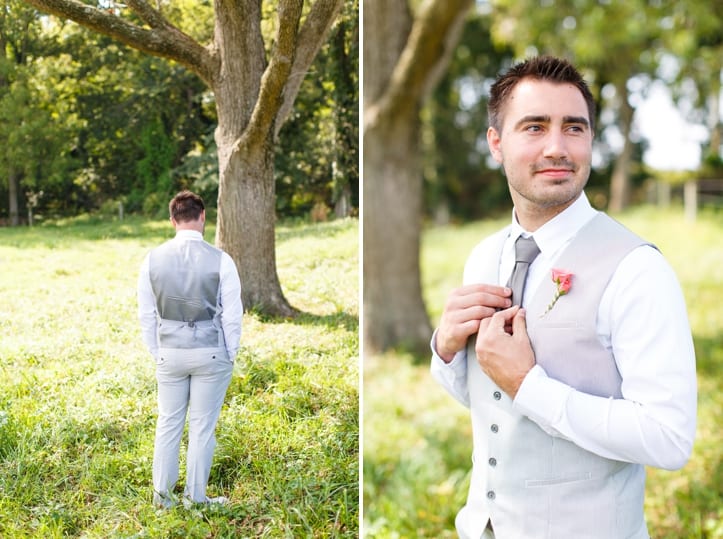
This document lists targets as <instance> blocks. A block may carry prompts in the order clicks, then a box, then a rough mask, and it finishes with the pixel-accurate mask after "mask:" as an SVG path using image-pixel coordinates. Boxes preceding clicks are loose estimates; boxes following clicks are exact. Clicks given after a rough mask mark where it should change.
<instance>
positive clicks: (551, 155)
mask: <svg viewBox="0 0 723 539" xmlns="http://www.w3.org/2000/svg"><path fill="white" fill-rule="evenodd" d="M544 152H545V155H544V156H545V157H546V158H548V159H562V158H566V157H567V156H568V155H567V142H566V141H565V135H564V133H562V132H561V131H558V130H551V131H549V132H548V134H547V137H546V138H545V148H544Z"/></svg>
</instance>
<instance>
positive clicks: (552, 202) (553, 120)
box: [487, 79, 593, 213]
mask: <svg viewBox="0 0 723 539" xmlns="http://www.w3.org/2000/svg"><path fill="white" fill-rule="evenodd" d="M501 131H502V132H501V133H498V132H497V130H495V129H494V128H492V127H490V128H489V130H488V131H487V141H488V142H489V146H490V150H491V152H492V156H493V157H494V159H495V160H496V161H497V162H499V163H501V164H502V167H503V168H504V171H505V175H506V176H507V181H508V183H509V186H510V193H511V195H512V200H513V202H514V203H515V206H516V207H517V208H518V209H521V210H523V211H524V210H525V209H528V210H530V211H537V212H539V211H545V210H553V211H555V213H558V212H559V211H562V210H563V209H565V208H566V207H567V206H569V205H570V204H572V202H574V201H575V200H576V199H577V198H578V196H579V195H580V193H581V192H582V190H583V188H584V187H585V184H586V183H587V179H588V177H589V176H590V162H591V159H592V139H593V133H592V130H591V129H590V120H589V117H588V110H587V104H586V103H585V99H584V98H583V96H582V94H581V93H580V90H578V89H577V88H576V87H575V86H573V85H572V84H566V83H562V84H558V83H552V82H547V81H540V80H535V79H524V80H522V81H520V82H519V83H518V84H517V86H515V88H514V89H513V90H512V93H511V94H510V96H509V98H508V100H507V102H506V103H505V106H504V108H503V110H502V127H501Z"/></svg>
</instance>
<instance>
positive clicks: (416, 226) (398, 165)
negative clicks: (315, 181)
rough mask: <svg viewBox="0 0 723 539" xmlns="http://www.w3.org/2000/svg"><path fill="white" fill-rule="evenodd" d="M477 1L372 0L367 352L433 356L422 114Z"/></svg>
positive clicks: (367, 96)
mask: <svg viewBox="0 0 723 539" xmlns="http://www.w3.org/2000/svg"><path fill="white" fill-rule="evenodd" d="M471 5H472V1H471V0H451V1H444V0H428V1H426V2H424V3H423V4H422V5H421V6H420V7H419V8H418V11H417V13H416V15H413V14H412V12H411V10H410V7H409V5H408V4H407V2H406V1H405V0H393V1H385V0H365V2H364V12H363V13H364V134H363V136H364V145H363V147H364V222H363V249H364V264H363V275H364V328H363V338H364V344H365V349H366V350H367V351H369V352H376V351H383V350H386V349H389V348H392V347H395V346H403V347H406V348H409V349H412V350H416V351H420V352H421V351H423V350H426V349H427V346H428V343H429V339H430V337H431V325H430V322H429V317H428V316H427V312H426V309H425V306H424V301H423V299H422V287H421V277H420V268H419V250H420V234H421V225H422V174H421V170H420V155H419V138H418V137H419V131H420V119H419V114H420V110H421V107H422V104H423V102H424V99H425V98H426V97H427V95H428V94H429V92H430V91H431V90H432V89H433V88H434V86H435V85H436V84H437V82H438V81H439V78H440V77H441V75H442V73H443V72H444V70H445V68H446V67H447V65H448V62H449V58H450V55H451V52H452V51H453V50H454V47H455V46H456V43H457V40H458V38H459V35H460V32H461V28H462V24H463V22H464V18H465V15H466V13H467V10H468V9H469V7H470V6H471Z"/></svg>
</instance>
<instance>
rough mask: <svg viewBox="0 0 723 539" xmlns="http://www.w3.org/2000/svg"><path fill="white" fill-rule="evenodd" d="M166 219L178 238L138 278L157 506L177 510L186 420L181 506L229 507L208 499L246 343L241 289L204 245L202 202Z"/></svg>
mask: <svg viewBox="0 0 723 539" xmlns="http://www.w3.org/2000/svg"><path fill="white" fill-rule="evenodd" d="M169 211H170V214H171V223H173V226H174V227H175V229H176V236H175V237H174V238H173V239H172V240H170V241H168V242H166V243H164V244H163V245H161V246H160V247H157V248H155V249H153V250H152V251H151V252H150V253H149V254H148V256H146V258H145V260H144V261H143V264H142V266H141V271H140V276H139V278H138V315H139V318H140V322H141V330H142V334H143V340H144V342H145V343H146V346H148V350H149V351H150V352H151V355H153V357H154V358H155V360H156V378H157V381H158V421H157V424H156V439H155V447H154V452H153V489H154V495H153V500H154V503H155V504H156V505H158V506H160V507H171V506H172V505H174V504H175V500H176V497H175V496H174V494H173V489H174V487H175V485H176V482H177V481H178V475H179V452H180V443H181V435H182V434H183V428H184V425H185V422H186V413H187V412H188V452H187V458H186V488H185V492H184V498H183V501H184V503H185V504H186V505H189V504H192V503H213V502H216V503H224V502H225V501H226V499H225V498H223V497H216V498H208V497H207V496H206V484H207V483H208V476H209V473H210V471H211V461H212V459H213V451H214V448H215V446H216V438H215V434H214V432H215V430H216V423H217V422H218V417H219V414H220V412H221V405H222V404H223V400H224V396H225V395H226V389H227V388H228V385H229V382H230V381H231V373H232V371H233V362H234V358H235V357H236V352H237V351H238V347H239V339H240V337H241V318H242V315H243V307H242V305H241V283H240V282H239V276H238V272H237V270H236V265H235V264H234V262H233V260H232V259H231V257H230V256H229V255H228V254H226V253H224V252H223V251H221V250H220V249H216V248H215V247H213V246H211V245H209V244H208V243H206V242H205V241H204V240H203V231H204V225H205V222H206V211H205V207H204V204H203V200H202V199H201V197H199V196H198V195H196V194H194V193H191V192H190V191H182V192H180V193H178V194H177V195H176V196H175V197H173V199H172V200H171V202H170V204H169Z"/></svg>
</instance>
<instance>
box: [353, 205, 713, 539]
mask: <svg viewBox="0 0 723 539" xmlns="http://www.w3.org/2000/svg"><path fill="white" fill-rule="evenodd" d="M618 218H619V219H620V220H621V221H622V222H623V223H625V224H626V225H628V226H629V227H630V228H631V229H633V230H634V231H636V232H637V233H638V234H640V235H642V236H644V237H646V238H647V239H649V240H650V241H653V242H654V243H656V244H657V245H658V246H659V248H660V249H661V250H662V251H663V253H664V254H665V256H666V257H667V258H668V260H669V262H670V263H671V265H672V266H673V267H674V269H675V270H676V272H677V275H678V278H679V279H680V282H681V285H682V287H683V290H684V292H685V295H686V301H687V305H688V311H689V316H690V322H691V326H692V330H693V335H694V339H695V347H696V354H697V367H698V383H699V397H698V400H699V408H698V429H697V438H696V444H695V448H694V453H693V457H692V458H691V460H690V462H689V463H688V464H687V465H686V466H685V467H684V468H683V469H682V470H680V471H676V472H666V471H661V470H655V469H649V470H648V482H647V494H646V502H645V504H646V506H645V510H646V517H647V519H648V527H649V530H650V533H651V536H652V537H653V538H654V539H692V538H696V539H700V538H706V539H713V538H723V467H722V466H721V456H722V455H723V429H722V428H721V426H722V425H723V376H722V374H723V308H721V300H722V299H723V271H721V268H723V214H721V213H717V214H713V213H703V214H702V215H700V216H699V219H698V221H697V222H696V223H689V222H686V221H685V220H684V218H683V215H682V210H676V209H670V210H665V211H663V210H656V209H653V208H648V207H642V208H637V209H634V210H631V211H630V212H627V213H625V214H623V215H620V216H618ZM504 224H505V220H501V221H485V222H478V223H472V224H469V225H464V226H450V227H444V228H434V229H429V230H427V231H426V232H425V234H424V237H423V250H422V251H423V252H422V272H423V281H424V294H425V301H426V302H427V305H428V308H429V310H430V314H431V318H432V323H433V324H436V322H437V321H438V319H439V316H440V315H441V309H442V307H443V304H444V300H445V298H446V295H447V293H448V292H449V291H450V290H451V289H452V288H453V287H456V286H459V284H460V282H461V279H462V268H463V266H464V261H465V259H466V257H467V255H468V254H469V252H470V250H471V248H472V247H473V246H474V245H475V244H476V243H477V242H478V241H480V240H481V239H482V238H483V237H485V236H486V235H487V234H489V233H490V232H491V231H493V230H496V229H498V228H499V227H501V226H503V225H504ZM428 362H429V358H427V357H424V358H415V357H411V356H408V355H403V354H394V353H389V354H386V355H384V356H381V357H366V358H365V359H364V373H363V377H364V410H363V412H364V427H363V433H364V455H363V458H364V465H363V474H364V535H365V537H369V538H379V539H382V538H383V539H386V538H410V539H414V538H425V537H426V538H436V539H445V538H449V539H451V538H453V537H456V534H455V533H454V516H455V514H456V512H457V510H458V509H459V508H460V507H461V506H462V505H463V503H464V500H465V498H466V494H467V487H468V485H469V475H468V473H469V470H470V466H471V461H470V455H471V447H472V442H471V428H470V422H469V417H468V413H467V411H466V409H465V408H464V407H462V406H461V405H459V404H458V403H457V402H456V401H454V400H453V399H452V398H451V397H449V396H448V395H447V394H446V393H445V392H444V390H443V389H441V388H440V387H439V386H438V385H437V384H436V383H435V382H434V381H433V380H432V379H431V376H430V375H429V367H428Z"/></svg>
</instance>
